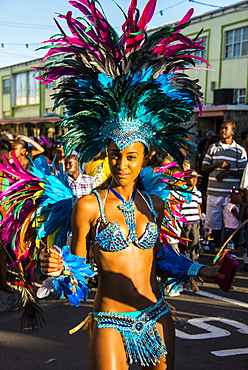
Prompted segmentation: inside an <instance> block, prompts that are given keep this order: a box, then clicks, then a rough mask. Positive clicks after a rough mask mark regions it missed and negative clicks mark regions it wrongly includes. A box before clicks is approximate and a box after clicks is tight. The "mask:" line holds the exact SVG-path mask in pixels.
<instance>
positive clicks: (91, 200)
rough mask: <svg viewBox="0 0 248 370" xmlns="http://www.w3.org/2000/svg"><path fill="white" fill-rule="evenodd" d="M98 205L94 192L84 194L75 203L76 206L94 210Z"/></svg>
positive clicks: (81, 208)
mask: <svg viewBox="0 0 248 370" xmlns="http://www.w3.org/2000/svg"><path fill="white" fill-rule="evenodd" d="M97 206H98V202H97V198H96V196H95V194H93V193H91V194H87V195H84V196H82V197H81V198H79V199H78V200H77V201H76V203H75V207H76V208H78V209H79V210H84V211H88V210H90V211H92V210H93V209H94V208H96V207H97Z"/></svg>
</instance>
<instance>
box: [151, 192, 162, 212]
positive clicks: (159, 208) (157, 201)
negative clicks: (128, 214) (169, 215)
mask: <svg viewBox="0 0 248 370" xmlns="http://www.w3.org/2000/svg"><path fill="white" fill-rule="evenodd" d="M150 197H151V199H152V202H153V206H154V209H155V211H157V212H158V213H160V212H162V211H163V210H164V201H163V199H162V198H160V197H159V196H158V195H156V194H150Z"/></svg>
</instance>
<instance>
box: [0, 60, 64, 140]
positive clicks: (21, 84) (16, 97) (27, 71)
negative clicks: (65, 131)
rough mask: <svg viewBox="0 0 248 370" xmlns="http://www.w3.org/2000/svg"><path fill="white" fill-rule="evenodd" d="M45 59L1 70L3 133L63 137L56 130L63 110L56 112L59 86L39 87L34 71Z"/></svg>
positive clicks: (0, 117)
mask: <svg viewBox="0 0 248 370" xmlns="http://www.w3.org/2000/svg"><path fill="white" fill-rule="evenodd" d="M40 65H41V59H36V60H32V61H29V62H25V63H20V64H16V65H12V66H8V67H4V68H0V91H1V92H2V94H1V98H0V130H1V132H3V131H7V132H11V133H12V134H14V135H17V134H25V135H28V136H35V137H37V138H40V137H41V136H46V137H48V138H50V139H52V138H54V137H55V136H58V135H61V130H60V129H59V127H57V126H56V123H57V122H59V121H60V118H59V116H58V115H60V114H62V111H61V109H60V110H59V111H57V112H56V113H54V112H53V101H52V99H51V94H52V93H53V88H54V87H55V83H51V84H48V85H41V84H39V82H38V80H36V79H35V75H36V71H35V70H34V69H33V68H32V67H37V66H40Z"/></svg>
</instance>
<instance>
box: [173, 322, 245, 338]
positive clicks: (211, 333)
mask: <svg viewBox="0 0 248 370" xmlns="http://www.w3.org/2000/svg"><path fill="white" fill-rule="evenodd" d="M208 321H217V322H222V323H224V324H226V325H230V326H233V327H234V328H237V331H238V332H239V333H241V334H248V326H247V325H245V324H243V323H241V322H238V321H235V320H230V319H225V318H222V317H200V318H196V319H190V320H188V321H187V323H188V324H190V325H193V326H196V327H197V328H200V329H203V330H205V331H207V333H206V332H205V333H200V334H188V333H185V332H183V331H182V330H178V329H176V336H177V337H178V338H181V339H194V340H199V339H212V338H222V337H228V336H229V335H231V333H230V331H228V330H225V329H222V328H219V327H217V326H214V325H211V324H208V323H207V322H208Z"/></svg>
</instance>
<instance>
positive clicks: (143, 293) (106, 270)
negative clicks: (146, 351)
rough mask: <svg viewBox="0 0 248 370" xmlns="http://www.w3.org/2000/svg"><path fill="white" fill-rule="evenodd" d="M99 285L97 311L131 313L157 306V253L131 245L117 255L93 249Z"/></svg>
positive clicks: (96, 246) (95, 309)
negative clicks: (155, 260)
mask: <svg viewBox="0 0 248 370" xmlns="http://www.w3.org/2000/svg"><path fill="white" fill-rule="evenodd" d="M94 258H95V262H96V263H97V266H98V271H99V285H98V290H97V294H96V297H95V301H94V311H96V312H99V311H110V312H131V311H137V310H138V311H139V310H142V309H144V308H147V307H149V306H151V305H152V304H154V303H155V302H157V300H158V299H159V298H160V296H161V295H160V292H159V289H158V286H157V281H156V274H155V266H154V249H153V248H152V249H146V250H142V249H140V248H138V247H137V246H135V245H133V244H130V245H129V246H128V248H126V249H123V250H121V251H118V252H106V251H102V250H101V249H100V247H99V246H98V245H95V246H94Z"/></svg>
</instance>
